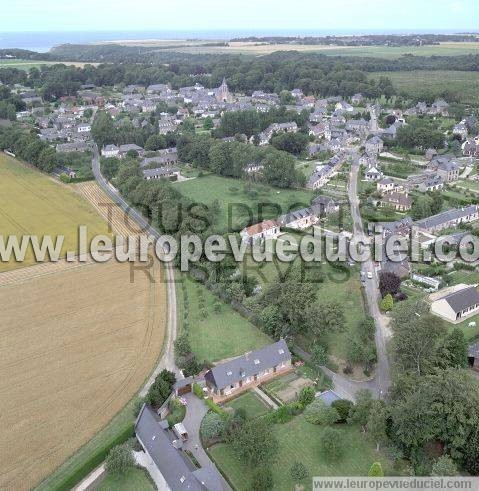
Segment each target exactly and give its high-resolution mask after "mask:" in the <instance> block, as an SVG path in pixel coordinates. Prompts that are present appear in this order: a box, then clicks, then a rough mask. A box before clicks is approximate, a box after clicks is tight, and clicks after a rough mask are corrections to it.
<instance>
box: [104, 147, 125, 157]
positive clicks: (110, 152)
mask: <svg viewBox="0 0 479 491" xmlns="http://www.w3.org/2000/svg"><path fill="white" fill-rule="evenodd" d="M119 153H120V149H119V148H118V147H117V146H116V145H107V146H106V147H103V148H102V149H101V156H102V157H118V154H119Z"/></svg>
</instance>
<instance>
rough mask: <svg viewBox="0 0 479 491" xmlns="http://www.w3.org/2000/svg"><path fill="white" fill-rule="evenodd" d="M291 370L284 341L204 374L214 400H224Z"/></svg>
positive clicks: (246, 354)
mask: <svg viewBox="0 0 479 491" xmlns="http://www.w3.org/2000/svg"><path fill="white" fill-rule="evenodd" d="M289 370H291V353H290V351H289V349H288V346H287V345H286V342H285V341H284V340H283V339H281V340H280V341H278V342H276V343H273V344H269V345H267V346H265V347H263V348H260V349H258V350H256V351H251V352H248V353H245V354H244V355H242V356H239V357H237V358H233V359H232V360H229V361H226V362H224V363H220V364H219V365H216V366H215V367H213V368H212V369H211V370H208V371H207V372H206V374H205V381H206V386H207V388H208V392H209V394H210V395H211V396H212V398H213V400H214V401H218V400H220V401H221V400H225V399H227V398H230V397H233V396H234V395H236V394H238V393H239V392H242V391H244V390H247V389H249V388H251V387H254V386H256V385H258V384H260V383H261V382H264V381H266V380H269V379H271V378H273V377H275V376H276V375H280V374H284V373H285V372H288V371H289Z"/></svg>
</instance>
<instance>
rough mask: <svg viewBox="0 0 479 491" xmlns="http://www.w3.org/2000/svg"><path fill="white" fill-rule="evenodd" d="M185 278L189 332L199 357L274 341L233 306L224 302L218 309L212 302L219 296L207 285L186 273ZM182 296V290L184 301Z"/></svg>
mask: <svg viewBox="0 0 479 491" xmlns="http://www.w3.org/2000/svg"><path fill="white" fill-rule="evenodd" d="M184 281H185V284H186V292H187V296H188V305H189V309H188V311H189V326H190V327H189V331H188V334H189V339H190V342H191V347H192V349H193V352H194V353H195V354H196V356H197V357H198V359H199V360H201V361H203V360H208V361H218V360H222V359H224V358H230V357H233V356H238V355H241V354H243V353H245V352H246V351H251V350H255V349H258V348H261V347H262V346H266V345H267V344H270V343H271V339H270V338H269V337H268V336H266V334H264V333H262V332H261V331H260V330H259V329H257V328H256V327H255V326H253V324H251V323H249V322H248V321H247V320H246V319H245V318H244V317H241V315H240V314H238V312H236V311H235V310H233V309H232V308H231V306H229V305H227V304H224V303H221V309H220V311H219V312H215V311H214V308H213V306H214V304H215V303H217V302H218V299H217V298H216V297H215V296H214V295H213V294H212V293H211V292H210V291H209V290H208V289H207V288H206V287H204V286H203V285H201V284H200V283H196V282H195V281H194V280H192V279H190V278H187V277H184ZM179 290H181V289H179ZM182 296H183V295H182V291H180V292H179V300H180V303H183V299H182ZM200 297H203V298H204V304H205V309H206V312H207V314H208V315H207V317H206V318H204V317H203V316H202V314H201V309H200V307H199V304H200ZM181 308H182V309H183V308H184V307H181Z"/></svg>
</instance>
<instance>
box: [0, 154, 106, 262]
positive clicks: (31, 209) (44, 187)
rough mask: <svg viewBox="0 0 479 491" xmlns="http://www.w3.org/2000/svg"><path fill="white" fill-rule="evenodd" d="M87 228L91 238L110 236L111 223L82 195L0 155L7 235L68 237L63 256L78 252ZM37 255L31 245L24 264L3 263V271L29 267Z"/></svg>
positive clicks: (1, 211)
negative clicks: (82, 229) (80, 233)
mask: <svg viewBox="0 0 479 491" xmlns="http://www.w3.org/2000/svg"><path fill="white" fill-rule="evenodd" d="M79 225H87V226H88V236H89V238H90V239H91V238H92V237H93V236H94V235H98V234H108V224H107V222H106V221H104V220H103V219H102V218H101V217H100V216H99V215H98V213H97V212H96V211H95V209H94V208H93V207H92V206H91V205H90V204H89V203H88V202H87V201H86V200H84V199H83V198H82V197H81V196H80V195H79V194H77V193H76V192H74V191H73V190H72V189H71V188H69V187H68V186H66V185H62V184H60V183H57V182H55V181H54V180H53V179H51V178H49V177H47V176H46V175H44V174H42V173H40V172H38V171H36V170H35V169H33V168H31V167H28V166H26V165H23V164H22V163H20V162H19V161H18V160H15V159H13V158H11V157H9V156H7V155H5V154H3V153H1V154H0V230H1V231H2V234H3V235H4V236H8V235H15V236H17V237H18V239H19V240H20V241H21V238H22V236H23V235H36V236H38V238H39V240H41V238H42V237H43V236H44V235H51V236H52V238H53V240H54V241H55V238H56V237H57V236H60V235H64V236H65V240H64V242H63V247H62V250H61V255H64V254H65V253H66V251H77V250H78V227H79ZM33 263H34V255H33V250H32V248H31V246H29V248H28V250H27V254H26V258H25V261H23V262H22V263H17V262H15V261H13V260H12V261H10V262H9V263H0V271H5V270H10V269H14V268H18V267H23V266H29V265H32V264H33Z"/></svg>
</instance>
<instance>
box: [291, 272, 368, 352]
mask: <svg viewBox="0 0 479 491" xmlns="http://www.w3.org/2000/svg"><path fill="white" fill-rule="evenodd" d="M323 272H324V274H325V281H324V282H323V283H319V284H318V302H319V303H329V302H339V303H340V304H341V305H342V306H343V308H344V315H345V318H346V325H345V330H344V331H343V332H334V333H330V334H327V335H325V336H324V338H323V339H321V340H320V342H323V343H325V344H326V345H327V346H328V348H329V353H330V354H331V355H333V356H335V357H338V358H341V359H345V357H346V350H347V343H348V331H349V329H350V328H352V327H353V326H355V325H356V324H357V323H358V322H359V321H360V320H361V319H363V318H364V316H365V311H364V303H363V297H362V292H361V281H360V279H359V269H358V268H357V267H353V268H349V269H348V270H347V271H340V270H337V269H335V268H333V267H332V266H331V265H330V264H329V263H325V264H323ZM313 341H314V339H312V337H310V336H299V337H298V339H297V343H298V345H299V346H300V347H301V348H303V349H304V350H305V351H309V350H310V349H311V344H312V342H313Z"/></svg>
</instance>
